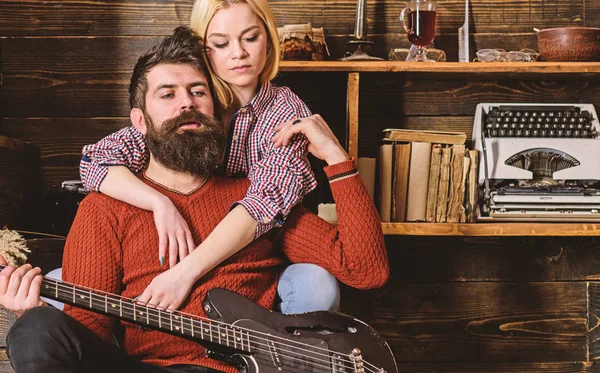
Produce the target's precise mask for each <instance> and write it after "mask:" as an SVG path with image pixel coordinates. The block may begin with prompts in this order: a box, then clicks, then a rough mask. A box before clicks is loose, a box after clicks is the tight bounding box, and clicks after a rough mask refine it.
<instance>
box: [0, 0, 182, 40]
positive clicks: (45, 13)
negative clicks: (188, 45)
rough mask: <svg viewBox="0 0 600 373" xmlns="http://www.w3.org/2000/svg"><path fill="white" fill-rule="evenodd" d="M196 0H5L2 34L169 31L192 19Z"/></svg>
mask: <svg viewBox="0 0 600 373" xmlns="http://www.w3.org/2000/svg"><path fill="white" fill-rule="evenodd" d="M193 3H194V2H193V0H154V1H152V2H149V1H146V0H116V1H110V2H106V1H98V0H84V1H76V2H65V1H62V0H52V1H40V0H23V1H9V0H3V1H2V7H0V19H2V23H0V35H10V36H26V35H27V36H34V35H47V36H52V35H73V36H75V35H90V36H98V35H167V34H169V33H171V32H172V31H173V29H174V28H176V27H177V26H180V25H187V24H188V23H189V20H190V13H191V10H192V5H193Z"/></svg>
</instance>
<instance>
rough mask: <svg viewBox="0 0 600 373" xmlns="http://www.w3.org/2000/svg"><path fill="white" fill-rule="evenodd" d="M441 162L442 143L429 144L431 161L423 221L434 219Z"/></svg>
mask: <svg viewBox="0 0 600 373" xmlns="http://www.w3.org/2000/svg"><path fill="white" fill-rule="evenodd" d="M441 162H442V145H440V144H433V145H432V146H431V161H430V165H429V182H428V183H427V211H426V212H425V221H429V222H433V221H435V206H436V203H437V195H438V188H439V184H440V165H441Z"/></svg>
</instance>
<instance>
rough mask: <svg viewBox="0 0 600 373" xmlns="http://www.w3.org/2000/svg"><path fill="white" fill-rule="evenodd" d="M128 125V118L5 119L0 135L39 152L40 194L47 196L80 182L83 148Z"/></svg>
mask: <svg viewBox="0 0 600 373" xmlns="http://www.w3.org/2000/svg"><path fill="white" fill-rule="evenodd" d="M129 124H130V121H129V117H121V118H116V117H115V118H5V119H3V121H2V132H3V133H4V134H6V135H7V136H10V137H14V138H17V139H20V140H23V141H27V142H30V143H32V144H34V145H36V146H37V147H38V148H39V149H40V167H41V180H42V184H43V189H42V191H43V192H46V193H47V192H49V191H51V190H52V189H53V188H55V187H59V186H60V184H61V183H62V182H63V181H65V180H72V179H79V161H80V160H81V149H82V148H83V146H84V145H87V144H92V143H94V142H96V141H98V140H100V139H101V138H102V137H104V136H106V135H108V134H110V133H112V132H114V131H116V130H118V129H119V128H122V127H124V126H127V125H129Z"/></svg>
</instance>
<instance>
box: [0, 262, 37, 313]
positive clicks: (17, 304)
mask: <svg viewBox="0 0 600 373" xmlns="http://www.w3.org/2000/svg"><path fill="white" fill-rule="evenodd" d="M0 264H2V265H6V260H4V258H2V257H1V256H0ZM43 279H44V278H43V277H42V270H41V269H40V268H39V267H35V268H33V267H32V266H31V264H25V265H23V266H21V267H16V266H7V267H6V268H4V269H3V270H2V272H0V304H1V305H2V306H3V307H4V308H6V309H7V310H9V311H11V312H13V313H14V314H15V315H17V317H19V316H21V315H22V314H23V312H25V311H27V310H28V309H31V308H34V307H38V306H42V305H44V302H43V301H42V300H41V299H40V289H41V287H42V280H43Z"/></svg>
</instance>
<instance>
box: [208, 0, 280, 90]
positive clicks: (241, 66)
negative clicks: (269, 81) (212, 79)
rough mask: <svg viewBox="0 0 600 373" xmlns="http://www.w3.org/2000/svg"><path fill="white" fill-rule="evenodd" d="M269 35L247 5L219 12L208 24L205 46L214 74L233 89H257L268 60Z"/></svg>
mask: <svg viewBox="0 0 600 373" xmlns="http://www.w3.org/2000/svg"><path fill="white" fill-rule="evenodd" d="M267 43H268V40H267V33H266V30H265V27H264V25H263V22H262V20H261V19H260V18H259V17H258V15H256V13H254V11H253V10H252V8H251V7H250V6H249V5H248V4H247V3H233V4H231V6H229V7H228V8H223V9H220V10H218V11H217V12H216V13H215V15H214V17H213V19H212V20H211V21H210V23H209V25H208V29H207V32H206V46H207V47H208V56H209V60H210V63H211V65H212V67H213V69H214V71H215V73H216V74H217V75H218V76H219V77H220V78H221V79H223V80H224V81H225V82H226V83H227V84H229V85H230V87H231V88H232V89H236V88H237V89H240V88H242V89H243V88H251V89H256V88H257V86H258V83H259V75H260V73H261V72H262V70H263V68H264V67H265V63H266V61H267Z"/></svg>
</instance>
